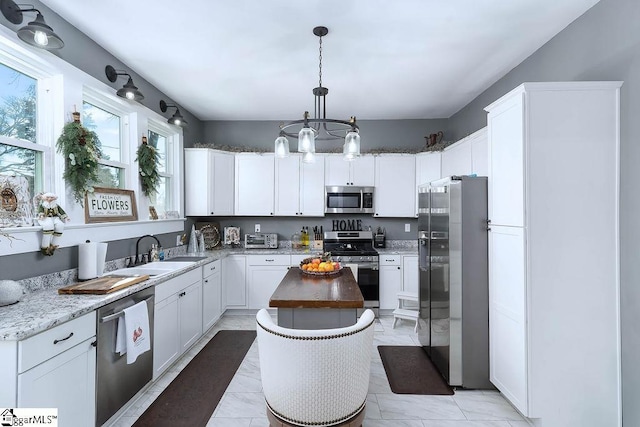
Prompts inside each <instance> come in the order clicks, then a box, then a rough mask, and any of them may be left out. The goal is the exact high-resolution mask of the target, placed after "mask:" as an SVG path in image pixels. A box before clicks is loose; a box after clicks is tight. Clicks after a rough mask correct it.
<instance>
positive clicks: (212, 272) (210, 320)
mask: <svg viewBox="0 0 640 427" xmlns="http://www.w3.org/2000/svg"><path fill="white" fill-rule="evenodd" d="M221 265H222V262H221V261H220V260H216V261H213V262H210V263H209V264H205V265H203V266H202V331H203V332H204V331H207V330H208V329H209V328H210V327H212V326H213V324H214V323H216V322H217V321H218V319H219V318H220V316H221V315H222V270H221V268H220V267H221Z"/></svg>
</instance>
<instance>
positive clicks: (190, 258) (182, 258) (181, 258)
mask: <svg viewBox="0 0 640 427" xmlns="http://www.w3.org/2000/svg"><path fill="white" fill-rule="evenodd" d="M206 258H207V257H206V256H189V255H187V256H176V257H173V258H171V259H169V261H161V262H162V263H165V262H171V261H191V262H196V261H200V260H203V259H206Z"/></svg>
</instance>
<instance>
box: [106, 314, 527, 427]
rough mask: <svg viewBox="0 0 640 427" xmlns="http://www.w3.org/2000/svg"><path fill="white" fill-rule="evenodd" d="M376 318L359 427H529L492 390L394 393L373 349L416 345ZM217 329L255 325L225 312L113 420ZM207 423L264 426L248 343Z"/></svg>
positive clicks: (407, 329) (137, 409)
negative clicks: (365, 401)
mask: <svg viewBox="0 0 640 427" xmlns="http://www.w3.org/2000/svg"><path fill="white" fill-rule="evenodd" d="M392 324H393V317H391V316H381V317H380V319H378V321H377V322H376V327H375V333H374V348H373V353H372V361H371V378H370V382H369V396H368V398H367V409H366V418H365V422H364V424H363V425H364V427H529V426H530V424H529V423H528V422H527V421H526V420H525V419H524V418H523V417H522V416H521V415H520V414H519V413H518V412H517V411H516V410H515V409H514V408H513V407H512V406H511V405H510V404H509V403H508V402H507V401H506V400H505V399H504V398H503V397H502V396H501V395H500V394H499V393H498V392H497V391H469V390H458V391H456V393H455V394H454V395H453V396H420V395H402V394H394V393H393V392H392V391H391V388H390V387H389V382H388V381H387V376H386V374H385V372H384V367H383V366H382V361H381V360H380V354H379V353H378V351H377V348H376V346H378V345H419V343H418V337H417V335H416V334H415V333H414V332H413V325H412V322H405V321H402V322H399V323H398V325H396V328H395V329H393V328H392ZM222 329H255V317H254V316H250V315H225V316H223V317H222V319H220V321H218V323H217V324H216V325H215V326H214V327H213V328H212V329H211V330H210V331H208V332H207V333H206V334H205V335H204V336H203V337H202V338H201V339H200V341H199V342H198V343H196V345H194V347H192V348H191V349H190V350H189V351H188V352H187V353H186V354H185V355H184V356H183V357H182V358H181V359H180V360H178V361H177V362H176V363H175V364H174V365H173V366H172V367H171V368H170V369H169V370H168V371H167V372H166V373H165V374H164V375H163V376H162V377H161V378H160V379H159V380H158V381H156V383H155V384H153V386H152V387H150V388H149V389H148V390H147V391H146V393H144V395H142V396H141V397H140V399H138V400H137V401H136V403H135V404H133V405H132V406H131V407H130V408H129V409H128V410H127V411H126V412H125V413H124V414H123V415H122V417H121V418H120V419H119V420H118V421H117V422H115V423H114V424H113V426H114V427H129V426H131V425H132V424H133V423H134V422H135V421H136V419H137V418H138V417H139V416H140V415H141V414H142V413H143V412H144V411H145V410H146V409H147V407H148V406H149V405H150V404H151V403H152V402H153V401H154V400H155V399H156V397H158V396H159V395H160V393H161V392H162V390H164V388H165V387H166V386H167V385H168V384H169V383H170V382H171V381H172V380H173V379H174V378H175V377H176V376H177V375H178V373H179V372H180V370H182V369H183V368H184V367H185V366H186V365H187V364H188V363H189V361H190V360H191V359H192V358H193V357H194V356H195V355H196V354H198V352H199V351H200V350H201V349H202V347H204V345H205V344H206V343H207V342H208V341H209V340H210V339H211V338H212V337H213V336H214V335H215V334H216V332H218V331H219V330H222ZM207 426H208V427H268V426H269V423H268V421H267V418H266V415H265V404H264V397H263V395H262V389H261V384H260V364H259V360H258V347H257V342H254V343H253V345H252V346H251V348H250V349H249V352H248V353H247V355H246V356H245V358H244V360H243V362H242V364H241V365H240V368H238V371H237V372H236V374H235V376H234V377H233V380H232V381H231V383H230V384H229V387H228V388H227V390H226V392H225V394H224V395H223V397H222V399H221V400H220V403H219V404H218V407H217V408H216V409H215V411H214V413H213V416H212V417H211V419H210V420H209V423H208V424H207Z"/></svg>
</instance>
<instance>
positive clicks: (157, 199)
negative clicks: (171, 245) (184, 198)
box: [148, 123, 174, 214]
mask: <svg viewBox="0 0 640 427" xmlns="http://www.w3.org/2000/svg"><path fill="white" fill-rule="evenodd" d="M149 125H150V126H149V127H150V128H151V129H149V134H148V139H149V144H150V145H151V146H153V147H155V149H156V151H157V153H158V174H159V175H160V181H159V183H158V187H157V188H156V190H157V192H156V193H155V194H154V195H153V196H151V201H150V202H151V205H152V206H153V207H155V209H156V211H157V212H158V213H159V214H163V213H165V212H166V211H169V210H172V209H173V191H172V186H173V157H174V150H173V140H174V137H173V136H167V135H166V131H165V132H163V131H162V130H160V129H159V128H156V126H154V125H153V124H152V123H150V124H149Z"/></svg>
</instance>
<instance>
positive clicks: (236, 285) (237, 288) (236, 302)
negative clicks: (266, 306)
mask: <svg viewBox="0 0 640 427" xmlns="http://www.w3.org/2000/svg"><path fill="white" fill-rule="evenodd" d="M246 267H247V257H246V256H245V255H229V256H228V257H226V258H223V259H222V304H223V307H224V308H225V309H226V308H247V285H246V277H247V273H246Z"/></svg>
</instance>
